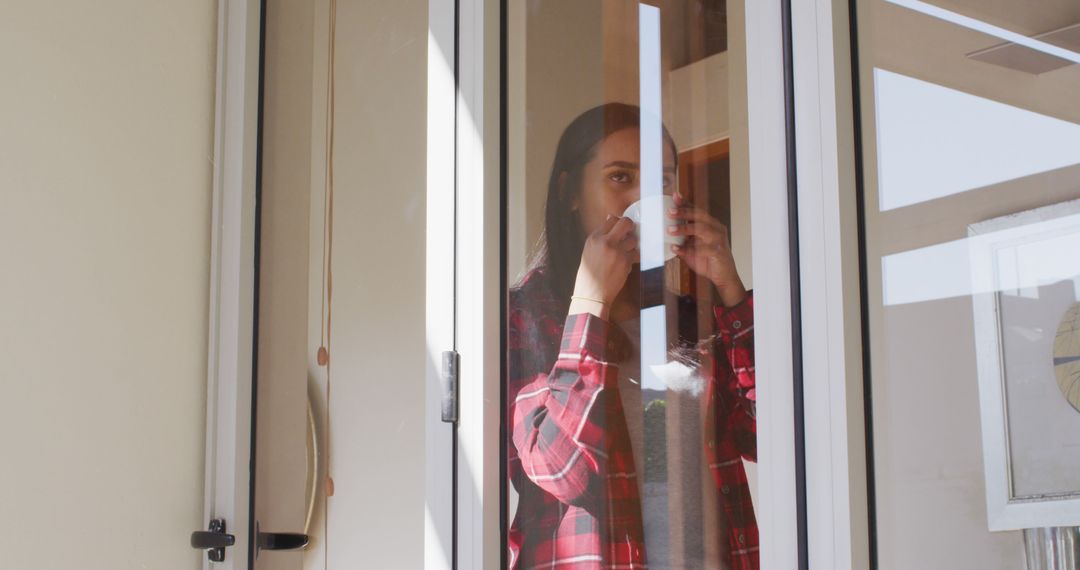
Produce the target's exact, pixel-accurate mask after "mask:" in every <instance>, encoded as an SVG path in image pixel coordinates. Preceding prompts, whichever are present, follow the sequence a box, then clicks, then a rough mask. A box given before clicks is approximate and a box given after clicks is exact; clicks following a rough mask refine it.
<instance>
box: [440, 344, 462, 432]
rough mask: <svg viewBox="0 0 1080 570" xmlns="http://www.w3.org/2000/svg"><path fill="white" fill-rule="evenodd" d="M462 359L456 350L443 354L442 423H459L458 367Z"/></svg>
mask: <svg viewBox="0 0 1080 570" xmlns="http://www.w3.org/2000/svg"><path fill="white" fill-rule="evenodd" d="M460 362H461V358H460V356H459V355H458V353H457V351H456V350H447V351H445V352H443V353H442V421H444V422H447V423H452V424H456V423H457V421H458V380H459V377H458V367H459V364H460Z"/></svg>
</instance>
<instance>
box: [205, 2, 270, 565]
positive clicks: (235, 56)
mask: <svg viewBox="0 0 1080 570" xmlns="http://www.w3.org/2000/svg"><path fill="white" fill-rule="evenodd" d="M260 18H261V8H260V3H259V0H220V1H219V2H218V42H217V87H216V93H215V114H214V179H213V198H212V200H213V205H212V223H211V231H210V313H209V323H210V325H209V326H210V330H209V343H208V344H209V345H208V347H207V393H206V475H205V482H204V497H205V499H204V500H205V503H204V509H203V510H204V517H203V524H207V523H208V522H209V521H210V520H211V519H214V518H222V519H225V523H226V529H225V531H226V532H227V533H229V534H232V535H233V536H235V537H236V544H235V545H234V546H232V547H229V548H227V549H226V551H225V561H224V562H220V563H214V564H213V565H211V563H210V562H209V560H208V559H207V558H206V556H205V554H204V555H203V557H202V561H203V562H202V567H203V568H204V570H211V568H213V569H215V570H241V569H246V568H247V567H248V559H249V556H250V553H249V551H248V544H249V538H250V530H249V528H248V526H249V525H248V521H249V516H250V515H249V512H250V503H249V491H250V484H249V482H250V472H249V468H248V461H249V458H250V457H251V396H252V394H251V374H252V351H253V346H254V345H253V338H254V334H253V333H254V327H253V323H254V318H255V312H254V303H255V237H256V236H255V180H256V174H257V172H256V166H257V162H258V160H257V159H258V156H257V146H258V145H257V142H258V119H259V117H258V109H259V47H260V35H261V33H260ZM193 530H194V529H193Z"/></svg>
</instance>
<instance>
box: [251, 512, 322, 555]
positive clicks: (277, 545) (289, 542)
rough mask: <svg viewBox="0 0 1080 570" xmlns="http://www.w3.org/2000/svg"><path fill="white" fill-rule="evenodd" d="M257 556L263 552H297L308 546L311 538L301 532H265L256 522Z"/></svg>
mask: <svg viewBox="0 0 1080 570" xmlns="http://www.w3.org/2000/svg"><path fill="white" fill-rule="evenodd" d="M255 537H256V538H255V555H256V556H258V553H259V551H261V550H296V549H298V548H303V547H305V546H307V545H308V542H309V541H310V537H309V536H308V535H306V534H303V533H299V532H263V531H262V530H260V529H259V522H258V521H255Z"/></svg>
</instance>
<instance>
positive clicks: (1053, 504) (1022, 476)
mask: <svg viewBox="0 0 1080 570" xmlns="http://www.w3.org/2000/svg"><path fill="white" fill-rule="evenodd" d="M967 243H968V250H969V258H970V262H971V278H972V309H973V313H974V314H973V317H974V327H975V330H974V332H975V349H976V355H977V371H978V374H977V377H978V384H979V400H980V401H979V405H980V415H981V424H982V426H981V427H982V443H983V461H984V472H985V481H986V508H987V525H988V527H989V530H991V531H1007V530H1018V529H1027V528H1044V527H1062V526H1080V409H1077V408H1075V407H1074V406H1075V404H1070V403H1069V401H1068V399H1067V397H1066V395H1065V394H1064V391H1065V388H1064V387H1061V386H1059V383H1058V381H1057V379H1056V373H1055V362H1064V361H1065V360H1063V359H1060V358H1058V359H1057V360H1055V356H1054V350H1055V348H1054V346H1055V339H1057V337H1058V330H1059V328H1060V326H1061V323H1062V318H1063V317H1064V316H1065V315H1066V314H1067V313H1069V310H1070V309H1074V311H1073V313H1069V314H1073V315H1075V307H1076V306H1078V300H1080V200H1072V201H1067V202H1062V203H1059V204H1054V205H1049V206H1044V207H1040V208H1036V209H1033V210H1028V211H1024V212H1020V213H1016V214H1011V215H1007V216H1002V217H998V218H993V219H990V220H986V221H982V222H978V223H974V224H971V225H969V226H968V239H967ZM1070 342H1071V341H1070ZM1058 344H1059V345H1060V344H1061V343H1058Z"/></svg>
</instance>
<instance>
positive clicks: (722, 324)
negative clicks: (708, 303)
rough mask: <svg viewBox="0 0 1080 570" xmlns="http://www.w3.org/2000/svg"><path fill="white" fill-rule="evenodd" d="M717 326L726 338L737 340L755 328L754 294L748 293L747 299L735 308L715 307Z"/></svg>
mask: <svg viewBox="0 0 1080 570" xmlns="http://www.w3.org/2000/svg"><path fill="white" fill-rule="evenodd" d="M713 313H714V314H715V315H716V325H717V328H718V329H719V331H720V334H721V335H722V336H723V337H725V338H737V337H740V336H743V335H744V334H746V333H748V332H750V331H751V330H753V328H754V292H753V291H747V292H746V298H745V299H743V300H742V301H741V302H739V304H737V305H735V306H733V307H724V306H722V305H718V306H715V307H713Z"/></svg>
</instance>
